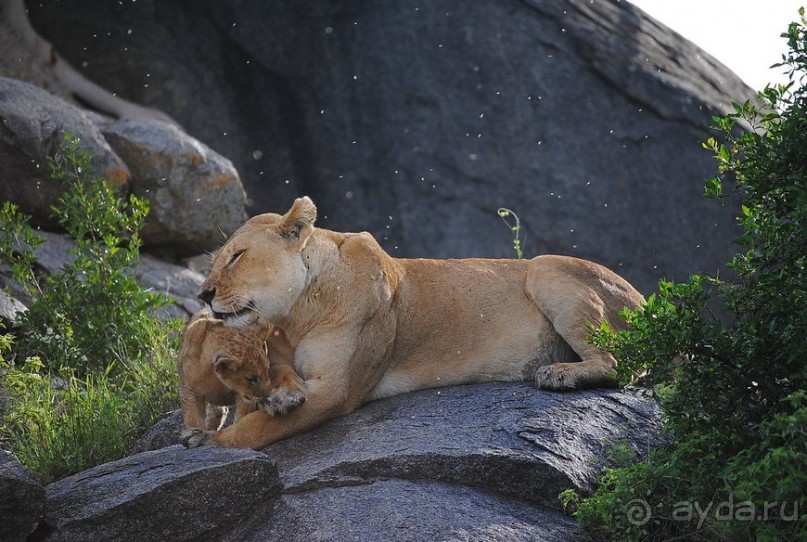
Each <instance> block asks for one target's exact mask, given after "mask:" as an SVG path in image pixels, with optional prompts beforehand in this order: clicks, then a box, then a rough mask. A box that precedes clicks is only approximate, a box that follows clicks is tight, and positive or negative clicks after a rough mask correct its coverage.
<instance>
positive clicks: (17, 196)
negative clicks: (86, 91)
mask: <svg viewBox="0 0 807 542" xmlns="http://www.w3.org/2000/svg"><path fill="white" fill-rule="evenodd" d="M64 132H70V133H71V134H72V135H73V136H75V137H77V138H79V139H80V140H81V143H82V145H83V146H84V148H85V149H86V150H88V151H89V152H91V153H92V162H91V164H92V167H93V169H94V172H95V174H96V175H99V176H102V177H105V178H106V179H108V180H109V181H110V182H111V183H112V185H113V186H115V187H116V188H118V189H119V190H120V191H121V192H122V193H126V192H127V191H128V187H129V169H128V168H127V167H126V164H124V163H123V161H122V160H121V159H120V158H119V157H118V156H117V155H116V154H115V153H114V152H112V149H111V148H110V147H109V145H108V144H107V142H106V140H105V139H104V136H103V135H102V134H101V132H100V131H99V130H98V128H97V127H96V126H95V124H94V123H93V122H92V120H91V119H90V117H89V116H88V115H87V114H86V113H85V112H84V111H83V110H81V109H79V108H78V107H75V106H73V105H71V104H69V103H67V102H65V101H64V100H62V99H61V98H57V97H56V96H53V95H51V94H49V93H48V92H46V91H44V90H41V89H39V88H37V87H35V86H33V85H29V84H28V83H23V82H22V81H17V80H15V79H8V78H6V77H0V157H2V159H0V201H6V200H8V201H11V202H12V203H15V204H17V205H19V206H20V208H21V209H22V211H23V212H25V213H27V214H29V215H32V216H33V217H34V219H35V221H36V222H37V223H39V224H50V225H53V224H55V221H54V220H53V219H52V218H51V216H50V215H51V211H50V206H51V205H53V204H55V203H56V200H57V198H58V197H59V196H60V195H61V194H62V193H63V192H64V191H65V189H66V188H67V187H66V186H65V185H64V184H62V183H60V182H57V181H54V180H52V179H51V178H50V168H49V167H48V157H50V156H53V155H54V154H55V153H56V151H57V150H58V148H59V145H60V144H61V143H62V141H63V138H64Z"/></svg>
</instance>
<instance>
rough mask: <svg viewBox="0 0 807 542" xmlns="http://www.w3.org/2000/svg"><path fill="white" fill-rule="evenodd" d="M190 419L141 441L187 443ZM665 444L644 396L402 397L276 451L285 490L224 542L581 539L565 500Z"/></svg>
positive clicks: (506, 393) (452, 391)
mask: <svg viewBox="0 0 807 542" xmlns="http://www.w3.org/2000/svg"><path fill="white" fill-rule="evenodd" d="M180 419H181V418H180V416H179V412H176V413H174V414H172V416H171V417H169V418H168V419H167V420H166V421H165V422H163V423H161V424H158V426H155V428H154V429H153V431H152V432H151V433H150V434H149V435H147V436H146V437H144V439H143V441H141V446H144V447H148V446H149V445H154V446H163V445H165V444H170V443H173V442H177V436H176V423H177V422H178V420H180ZM660 442H661V436H660V420H659V412H658V408H657V406H656V404H655V402H654V401H653V400H652V399H649V398H648V397H646V396H644V395H643V394H642V393H641V392H619V391H602V390H597V391H587V392H573V393H551V392H545V391H540V390H537V389H536V388H535V387H534V386H532V385H529V384H512V383H489V384H477V385H468V386H455V387H449V388H442V389H435V390H424V391H419V392H415V393H410V394H404V395H400V396H397V397H393V398H390V399H385V400H382V401H376V402H373V403H370V404H369V405H367V406H365V407H363V408H361V409H359V410H357V411H355V412H353V413H351V414H350V415H348V416H345V417H343V418H340V419H337V420H334V421H332V422H330V423H328V424H325V425H324V426H322V427H320V428H318V429H315V430H313V431H310V432H308V433H304V434H302V435H298V436H296V437H293V438H291V439H288V440H285V441H281V442H278V443H275V444H273V445H272V446H269V447H268V448H266V449H265V450H264V453H266V454H267V455H268V456H269V457H270V458H271V459H272V460H274V461H275V463H276V464H277V467H278V471H279V475H280V480H281V482H282V484H283V488H284V489H283V494H282V496H280V497H279V499H277V500H272V501H267V502H265V503H263V504H262V505H261V506H258V507H256V508H255V509H254V510H253V511H252V513H251V514H250V516H249V518H247V519H245V520H244V521H243V522H242V523H241V524H240V525H239V526H238V527H237V528H235V529H233V530H232V531H230V532H229V533H227V534H226V535H222V537H221V539H222V540H233V541H236V540H237V541H248V540H275V539H280V538H283V539H284V540H301V541H303V540H305V541H310V540H314V541H320V540H322V541H324V540H333V541H345V540H390V541H399V540H400V541H408V540H413V541H414V540H496V541H511V540H512V541H517V540H532V541H542V540H546V541H555V540H558V541H561V540H563V541H566V540H577V539H580V540H584V539H586V538H585V536H584V535H583V533H582V532H581V530H580V529H579V527H578V526H577V524H576V523H575V522H574V521H572V520H571V519H570V518H568V517H566V516H564V515H563V514H562V513H561V512H560V511H559V507H560V502H559V501H558V494H559V493H560V492H561V491H563V490H564V489H568V488H575V489H577V490H578V491H581V492H583V493H588V492H590V491H592V489H593V484H594V482H595V480H596V478H597V475H598V473H599V472H600V471H601V469H602V466H603V464H604V459H603V458H604V457H606V456H607V455H608V450H609V449H610V448H611V447H612V446H614V445H616V444H624V445H626V446H628V447H629V448H630V449H631V450H632V451H634V452H635V453H636V454H637V455H638V456H639V457H641V456H644V455H645V454H646V453H647V452H648V450H649V449H651V448H653V447H655V446H657V445H658V444H659V443H660ZM281 535H282V536H281Z"/></svg>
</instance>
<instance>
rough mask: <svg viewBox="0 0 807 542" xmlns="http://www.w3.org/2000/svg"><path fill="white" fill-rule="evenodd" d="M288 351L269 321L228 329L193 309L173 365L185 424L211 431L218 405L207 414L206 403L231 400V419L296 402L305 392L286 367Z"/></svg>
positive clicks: (283, 410) (269, 411)
mask: <svg viewBox="0 0 807 542" xmlns="http://www.w3.org/2000/svg"><path fill="white" fill-rule="evenodd" d="M293 354H294V352H293V351H292V349H291V346H290V345H289V344H288V341H287V340H286V337H285V336H284V335H283V334H282V332H280V331H279V330H276V329H274V328H273V327H272V326H271V325H270V324H265V325H260V324H256V325H255V326H252V328H250V329H244V330H240V329H233V328H228V327H225V326H224V324H223V323H222V321H221V320H218V319H215V318H211V317H210V316H208V315H207V313H206V312H205V311H201V312H200V313H197V314H196V315H194V317H193V319H192V320H191V322H190V323H189V324H188V327H187V329H186V330H185V333H184V335H183V337H182V348H181V350H180V354H179V360H178V363H177V369H178V371H179V380H180V403H181V406H182V417H183V419H184V421H185V425H186V426H187V427H195V428H199V429H217V428H218V426H219V424H220V422H221V420H220V419H218V418H220V417H221V416H220V410H221V409H217V410H218V411H219V413H218V415H216V414H213V415H210V416H208V415H207V414H208V409H207V406H208V405H212V406H215V407H222V406H230V405H233V404H235V406H236V407H235V408H236V410H235V419H236V420H238V419H240V418H241V417H243V416H245V415H247V414H249V413H250V412H253V411H254V410H256V409H258V408H260V409H261V410H264V411H265V412H266V413H267V414H269V415H270V416H275V415H281V414H286V413H288V412H289V411H291V410H293V409H295V408H296V407H298V406H300V405H301V404H303V403H304V402H305V400H306V398H307V394H306V390H305V383H304V382H303V379H302V378H300V376H299V375H298V374H297V373H296V372H295V371H294V369H293V368H292V367H291V366H290V363H291V359H292V358H293ZM270 358H271V359H272V363H270Z"/></svg>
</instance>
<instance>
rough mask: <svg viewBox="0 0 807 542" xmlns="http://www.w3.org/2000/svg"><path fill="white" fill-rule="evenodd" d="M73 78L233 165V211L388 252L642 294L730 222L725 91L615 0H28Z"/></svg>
mask: <svg viewBox="0 0 807 542" xmlns="http://www.w3.org/2000/svg"><path fill="white" fill-rule="evenodd" d="M29 8H30V17H31V20H32V23H33V24H34V26H35V27H36V29H37V30H38V31H39V32H40V33H41V34H42V35H43V36H44V37H45V38H47V39H48V40H50V41H51V42H52V43H53V44H54V45H55V46H56V48H57V49H58V50H59V52H60V53H61V54H62V55H63V56H64V57H66V58H68V60H70V61H71V62H72V64H73V65H75V66H79V67H81V69H82V71H83V72H84V73H85V74H86V75H88V76H89V77H90V78H92V79H94V80H96V81H99V82H103V84H104V85H105V86H106V87H107V88H109V89H110V90H112V91H114V92H116V93H118V94H120V95H122V96H125V97H127V98H129V99H132V100H134V101H137V102H139V103H143V104H146V105H150V106H153V107H158V108H160V109H162V110H164V111H166V112H167V113H168V114H170V115H171V116H172V117H174V118H176V119H177V120H178V121H179V122H180V123H181V124H182V125H183V126H184V127H185V128H186V129H187V130H188V132H189V133H190V134H192V135H193V136H194V137H197V138H199V139H200V140H202V141H204V142H205V143H206V144H208V145H210V146H211V147H212V148H214V149H216V150H217V151H218V152H221V153H222V154H224V155H225V156H227V157H228V158H230V159H231V160H232V161H233V163H234V164H235V167H236V169H238V171H239V173H240V174H241V178H242V179H243V181H244V185H245V188H246V190H247V194H248V196H249V198H250V199H251V200H252V202H253V205H252V207H251V211H252V212H263V211H282V210H285V209H287V208H288V205H289V204H290V202H291V200H292V198H293V197H295V196H299V195H302V194H307V195H310V196H311V197H312V198H313V199H314V201H315V202H316V203H317V204H318V205H319V207H320V211H321V212H320V215H321V219H320V220H319V223H320V224H321V225H322V226H325V227H329V228H331V229H336V230H343V231H357V230H367V231H369V232H370V233H372V234H373V235H374V236H376V237H377V238H378V239H379V240H380V241H381V242H382V244H383V246H384V247H385V248H386V249H388V250H389V251H390V252H391V253H393V254H395V255H398V256H424V257H464V256H512V251H511V249H510V246H511V243H510V240H509V238H508V236H509V230H508V228H507V227H505V226H504V225H503V224H502V223H501V221H500V219H499V217H498V216H497V214H496V210H497V208H498V207H510V208H512V209H513V210H514V211H516V212H517V213H518V215H519V216H520V217H521V219H522V221H523V226H524V229H523V231H522V233H526V234H527V237H526V243H525V248H526V253H527V255H533V254H536V253H561V254H569V255H575V256H582V257H586V258H590V259H593V260H596V261H599V262H601V263H604V264H606V265H608V266H609V267H611V268H614V269H615V270H617V271H619V272H620V273H621V274H622V275H624V276H625V277H626V278H628V279H629V280H630V281H631V282H632V283H634V284H635V285H636V286H637V287H638V288H639V289H640V290H641V291H643V292H644V293H646V294H647V293H649V292H650V291H651V290H653V289H655V286H656V282H657V280H658V279H659V278H660V277H662V276H664V277H667V278H668V279H685V278H686V277H687V276H688V275H689V274H690V273H692V272H696V271H703V272H713V271H715V270H716V269H717V268H718V267H719V266H720V265H722V263H723V262H725V261H727V260H728V259H729V258H730V256H731V254H732V253H733V252H734V251H733V250H732V248H731V247H730V243H731V240H733V239H734V238H735V237H736V236H737V233H738V231H737V230H736V229H735V227H736V226H735V221H734V209H732V208H724V207H722V206H721V204H720V202H717V201H708V200H704V198H703V181H704V179H706V178H709V177H711V176H713V175H714V174H715V167H716V166H715V162H714V160H713V159H712V157H711V156H710V155H709V153H708V152H706V151H704V150H703V149H702V148H701V145H700V143H701V142H702V141H704V140H705V139H706V138H707V137H708V136H710V135H712V132H711V131H710V129H709V126H710V125H711V117H712V115H715V114H720V113H723V112H726V111H728V110H730V103H731V101H732V100H737V101H744V100H745V99H747V98H749V97H752V95H753V93H752V91H751V89H749V88H747V87H746V86H745V85H744V84H743V83H742V81H740V79H739V78H737V77H736V76H735V75H734V74H733V73H731V72H730V71H729V70H728V69H727V68H725V67H724V66H722V65H721V64H720V63H718V62H717V61H715V60H714V59H713V58H711V57H710V56H709V55H707V54H706V53H704V52H703V51H701V50H700V49H698V48H697V47H695V46H694V45H693V44H692V43H690V42H688V41H686V40H685V39H683V38H682V37H680V36H678V35H677V34H675V33H673V32H672V31H670V30H669V29H668V28H666V27H664V26H663V25H661V24H659V23H658V22H657V21H655V20H653V19H652V18H650V17H648V16H647V15H645V14H644V13H643V12H641V11H640V10H638V9H636V8H635V7H633V6H632V5H630V3H629V2H626V1H624V0H623V1H622V2H615V1H606V0H595V1H592V2H589V1H574V2H573V1H568V2H557V1H554V0H522V1H520V2H510V1H504V0H485V1H481V2H473V3H470V4H469V3H468V2H464V1H461V0H444V1H441V2H436V3H435V2H426V3H424V2H416V1H412V0H404V1H400V2H380V3H361V4H350V3H345V2H341V1H338V0H317V1H315V2H311V3H309V4H307V7H306V9H300V7H299V3H298V2H294V1H285V2H273V3H271V4H266V3H261V2H237V3H232V2H193V3H191V4H189V5H185V4H182V5H179V4H172V3H159V4H154V5H152V4H144V5H141V3H139V2H138V3H132V4H129V3H124V4H119V3H114V2H113V3H110V2H106V1H104V0H83V1H82V2H76V1H72V2H70V1H67V2H66V1H64V0H61V1H58V2H57V1H55V0H45V1H42V2H37V3H35V4H31V5H30V6H29Z"/></svg>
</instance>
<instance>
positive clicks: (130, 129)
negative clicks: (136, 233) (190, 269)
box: [102, 120, 247, 256]
mask: <svg viewBox="0 0 807 542" xmlns="http://www.w3.org/2000/svg"><path fill="white" fill-rule="evenodd" d="M102 132H103V134H104V137H105V138H106V140H107V141H108V142H109V144H110V145H111V146H112V149H113V150H114V151H115V152H116V153H117V154H118V156H120V157H121V158H122V159H123V161H124V162H126V165H127V166H128V167H129V170H130V171H131V173H132V192H133V193H134V194H135V195H137V196H139V197H142V198H147V199H148V200H150V201H151V208H150V209H151V212H150V213H149V216H148V220H147V222H146V227H145V229H144V230H143V239H144V241H145V242H146V243H148V244H149V245H152V246H161V247H167V248H170V249H172V250H173V251H174V252H175V253H176V254H179V255H181V256H187V255H193V254H200V253H203V252H205V251H212V250H215V249H217V248H219V246H221V244H222V243H223V241H224V240H225V239H226V236H227V235H229V234H231V233H232V232H234V231H235V230H236V229H238V228H239V227H240V226H241V224H243V223H244V221H245V220H246V219H247V214H246V209H245V208H246V194H245V193H244V187H243V186H242V185H241V180H240V179H239V178H238V172H237V171H236V170H235V168H234V167H233V164H232V162H230V161H229V160H227V159H226V158H224V157H223V156H221V155H219V154H218V153H216V152H214V151H212V150H210V149H209V148H208V147H207V146H206V145H204V144H203V143H201V142H199V141H197V140H195V139H193V138H192V137H190V136H188V135H187V134H185V133H184V132H182V130H180V129H178V128H177V127H176V126H173V125H171V124H167V123H164V122H160V121H156V120H126V121H118V122H113V123H110V124H108V125H105V126H103V127H102Z"/></svg>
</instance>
